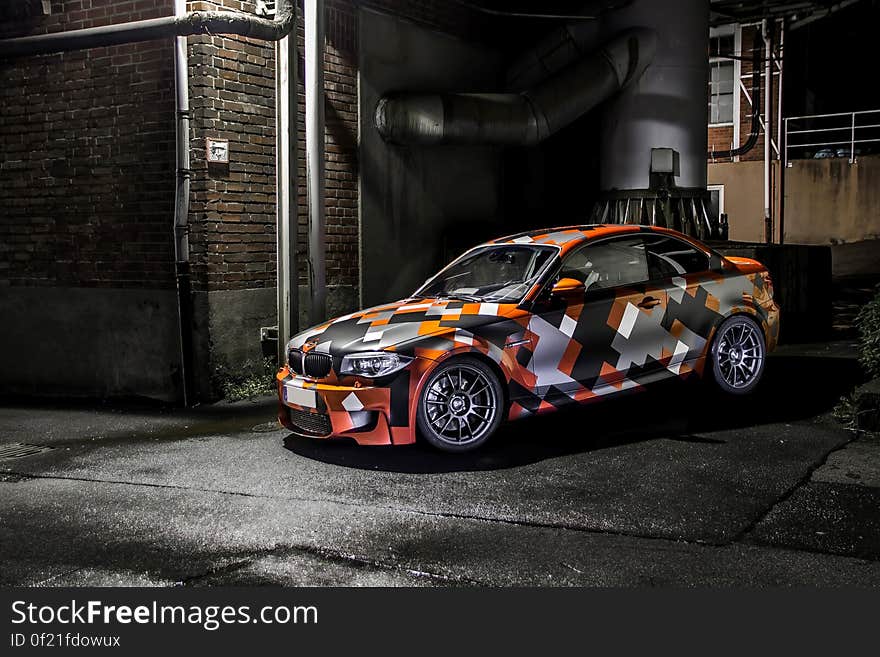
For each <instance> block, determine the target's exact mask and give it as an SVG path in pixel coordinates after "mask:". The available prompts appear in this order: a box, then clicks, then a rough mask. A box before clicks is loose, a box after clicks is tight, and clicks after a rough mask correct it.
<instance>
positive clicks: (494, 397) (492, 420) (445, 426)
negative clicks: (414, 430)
mask: <svg viewBox="0 0 880 657" xmlns="http://www.w3.org/2000/svg"><path fill="white" fill-rule="evenodd" d="M503 410H504V391H503V389H502V388H501V383H500V381H498V377H497V376H495V373H494V372H493V371H492V370H491V369H490V368H489V367H488V366H487V365H486V364H485V363H483V362H481V361H479V360H477V359H476V358H468V357H467V356H463V357H459V358H453V359H451V360H449V361H447V362H445V363H443V364H442V365H440V366H438V367H437V369H436V370H435V371H434V372H433V373H432V374H431V376H430V378H429V379H428V381H427V382H426V383H425V386H424V387H423V388H422V392H421V395H420V396H419V405H418V413H417V417H416V420H417V423H418V427H419V431H420V432H421V435H422V437H424V439H425V440H427V441H428V442H429V443H431V444H432V445H433V446H434V447H437V448H438V449H442V450H444V451H447V452H466V451H469V450H472V449H476V448H477V447H479V446H480V445H483V444H484V443H485V442H486V441H487V440H489V438H490V437H491V436H492V434H493V433H495V430H496V429H497V428H498V426H499V425H500V424H501V421H502V419H503Z"/></svg>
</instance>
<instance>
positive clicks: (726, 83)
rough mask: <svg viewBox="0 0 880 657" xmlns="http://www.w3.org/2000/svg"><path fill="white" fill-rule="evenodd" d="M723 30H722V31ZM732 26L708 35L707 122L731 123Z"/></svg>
mask: <svg viewBox="0 0 880 657" xmlns="http://www.w3.org/2000/svg"><path fill="white" fill-rule="evenodd" d="M722 30H723V31H722ZM733 51H734V33H733V26H729V27H727V28H719V30H718V31H717V32H716V33H715V34H710V36H709V123H710V124H712V125H718V124H725V123H733V94H734V90H735V88H736V84H735V80H734V74H735V66H734V62H733V60H731V59H728V57H729V56H730V55H732V54H734V52H733Z"/></svg>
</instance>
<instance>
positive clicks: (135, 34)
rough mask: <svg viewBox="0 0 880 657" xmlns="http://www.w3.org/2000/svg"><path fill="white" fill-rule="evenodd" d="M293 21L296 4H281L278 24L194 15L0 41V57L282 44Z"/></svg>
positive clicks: (225, 14) (240, 16) (232, 15)
mask: <svg viewBox="0 0 880 657" xmlns="http://www.w3.org/2000/svg"><path fill="white" fill-rule="evenodd" d="M294 18H295V10H294V4H293V0H278V9H277V10H276V13H275V20H268V19H266V18H260V17H258V16H254V15H252V14H245V13H237V12H231V11H193V12H190V13H188V14H183V15H182V16H163V17H162V18H151V19H148V20H142V21H133V22H130V23H117V24H115V25H102V26H100V27H90V28H86V29H83V30H69V31H66V32H53V33H51V34H37V35H34V36H25V37H14V38H12V39H0V57H17V56H22V55H44V54H48V53H55V52H67V51H71V50H82V49H84V48H96V47H99V46H113V45H119V44H123V43H135V42H138V41H153V40H156V39H162V38H166V37H181V36H190V35H192V34H238V35H240V36H245V37H251V38H253V39H260V40H263V41H279V40H281V39H283V38H284V37H285V36H287V35H288V34H289V33H290V31H291V30H292V29H293V24H294Z"/></svg>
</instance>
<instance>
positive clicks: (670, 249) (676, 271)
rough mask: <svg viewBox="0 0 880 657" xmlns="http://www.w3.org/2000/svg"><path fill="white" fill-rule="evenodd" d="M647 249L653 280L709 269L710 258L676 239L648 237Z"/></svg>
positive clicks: (662, 236)
mask: <svg viewBox="0 0 880 657" xmlns="http://www.w3.org/2000/svg"><path fill="white" fill-rule="evenodd" d="M645 249H646V250H647V253H648V268H649V273H650V274H651V279H656V278H671V277H672V276H684V275H685V274H695V273H697V272H702V271H706V270H707V269H709V256H707V255H706V254H705V253H703V252H702V251H700V250H698V249H695V248H694V247H692V246H691V245H690V244H687V243H685V242H682V241H681V240H677V239H675V238H674V237H668V236H666V235H649V236H646V237H645Z"/></svg>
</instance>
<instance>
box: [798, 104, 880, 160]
mask: <svg viewBox="0 0 880 657" xmlns="http://www.w3.org/2000/svg"><path fill="white" fill-rule="evenodd" d="M784 123H785V149H784V160H785V165H786V166H791V160H797V159H821V158H826V157H829V158H830V157H841V158H843V157H846V158H848V159H849V163H850V164H854V163H855V162H856V158H857V157H858V156H859V155H861V154H862V153H868V152H875V153H876V152H880V109H877V110H866V111H863V112H839V113H837V114H813V115H810V116H790V117H788V118H786V119H784Z"/></svg>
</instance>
